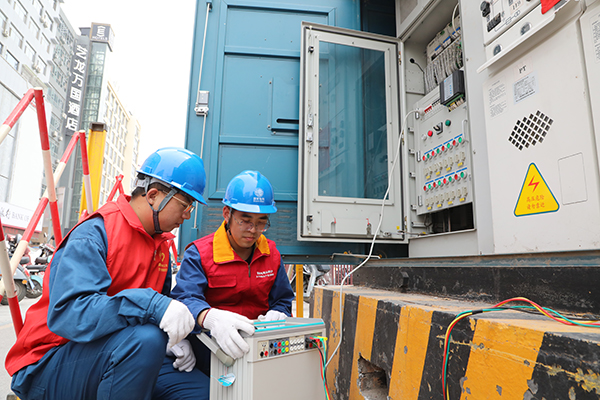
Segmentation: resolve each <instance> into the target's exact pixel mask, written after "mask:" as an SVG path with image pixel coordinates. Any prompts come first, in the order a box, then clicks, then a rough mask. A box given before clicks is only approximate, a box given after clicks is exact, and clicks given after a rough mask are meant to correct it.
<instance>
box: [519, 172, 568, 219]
mask: <svg viewBox="0 0 600 400" xmlns="http://www.w3.org/2000/svg"><path fill="white" fill-rule="evenodd" d="M559 208H560V206H559V205H558V202H557V201H556V198H555V197H554V194H552V191H550V188H549V187H548V185H547V184H546V181H545V180H544V178H543V177H542V174H541V173H540V171H539V170H538V169H537V167H536V166H535V164H534V163H531V164H529V168H528V170H527V175H526V176H525V181H523V186H522V187H521V194H520V195H519V200H517V205H516V207H515V216H517V217H521V216H524V215H532V214H543V213H549V212H554V211H558V209H559Z"/></svg>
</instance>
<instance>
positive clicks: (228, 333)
mask: <svg viewBox="0 0 600 400" xmlns="http://www.w3.org/2000/svg"><path fill="white" fill-rule="evenodd" d="M203 325H204V327H205V328H206V329H209V330H210V334H211V336H212V337H214V338H215V340H216V341H217V343H218V344H219V347H221V349H222V350H223V351H224V352H225V354H227V355H228V356H230V357H233V358H234V359H237V358H241V357H243V356H244V354H245V353H247V352H248V351H249V350H250V347H249V346H248V343H246V341H245V340H244V339H243V338H242V336H241V335H240V333H239V332H238V330H242V331H244V332H246V333H247V334H248V335H252V334H253V333H254V325H253V324H252V321H250V320H249V319H248V318H246V317H244V316H243V315H240V314H236V313H234V312H231V311H225V310H219V309H218V308H211V309H210V310H208V312H207V313H206V316H205V317H204V321H203Z"/></svg>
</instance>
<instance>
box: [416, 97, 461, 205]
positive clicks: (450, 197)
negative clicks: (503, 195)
mask: <svg viewBox="0 0 600 400" xmlns="http://www.w3.org/2000/svg"><path fill="white" fill-rule="evenodd" d="M454 104H457V103H454ZM415 107H416V108H417V109H419V110H421V112H420V113H419V118H416V119H415V126H414V135H415V156H416V168H415V175H416V176H415V178H416V183H417V185H416V186H417V191H418V194H417V204H416V206H417V215H423V214H427V213H432V212H436V211H440V210H443V209H448V208H452V207H456V206H459V205H463V204H467V203H471V202H472V201H473V190H472V189H473V184H472V179H471V175H472V163H471V150H470V143H469V137H468V132H467V122H468V121H467V104H466V102H462V103H461V102H460V101H459V102H458V105H456V106H455V107H454V108H453V109H452V111H450V108H452V107H447V106H444V105H443V104H441V102H440V91H439V90H437V89H436V90H433V91H431V92H430V93H429V94H428V95H426V96H425V97H423V98H422V99H421V100H420V101H419V102H417V103H416V104H415Z"/></svg>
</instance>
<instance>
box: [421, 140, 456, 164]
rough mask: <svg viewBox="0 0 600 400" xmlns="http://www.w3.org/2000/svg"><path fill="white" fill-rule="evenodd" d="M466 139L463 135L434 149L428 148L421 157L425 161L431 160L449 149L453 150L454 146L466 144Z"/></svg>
mask: <svg viewBox="0 0 600 400" xmlns="http://www.w3.org/2000/svg"><path fill="white" fill-rule="evenodd" d="M464 143H465V141H464V139H463V137H462V136H459V137H457V138H456V139H454V140H451V141H449V142H448V143H444V144H443V145H441V146H438V147H436V148H435V149H432V150H427V151H425V152H424V153H423V157H422V158H421V159H422V160H423V161H429V160H431V159H432V158H435V157H437V156H438V155H440V154H443V153H445V152H447V151H448V150H452V149H453V148H455V147H457V146H460V145H461V144H464Z"/></svg>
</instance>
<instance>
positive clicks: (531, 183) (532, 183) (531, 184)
mask: <svg viewBox="0 0 600 400" xmlns="http://www.w3.org/2000/svg"><path fill="white" fill-rule="evenodd" d="M533 178H534V177H533V176H532V177H531V182H529V185H527V186H535V187H534V188H533V190H532V192H535V189H537V185H538V184H539V183H540V181H537V182H534V181H533Z"/></svg>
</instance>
